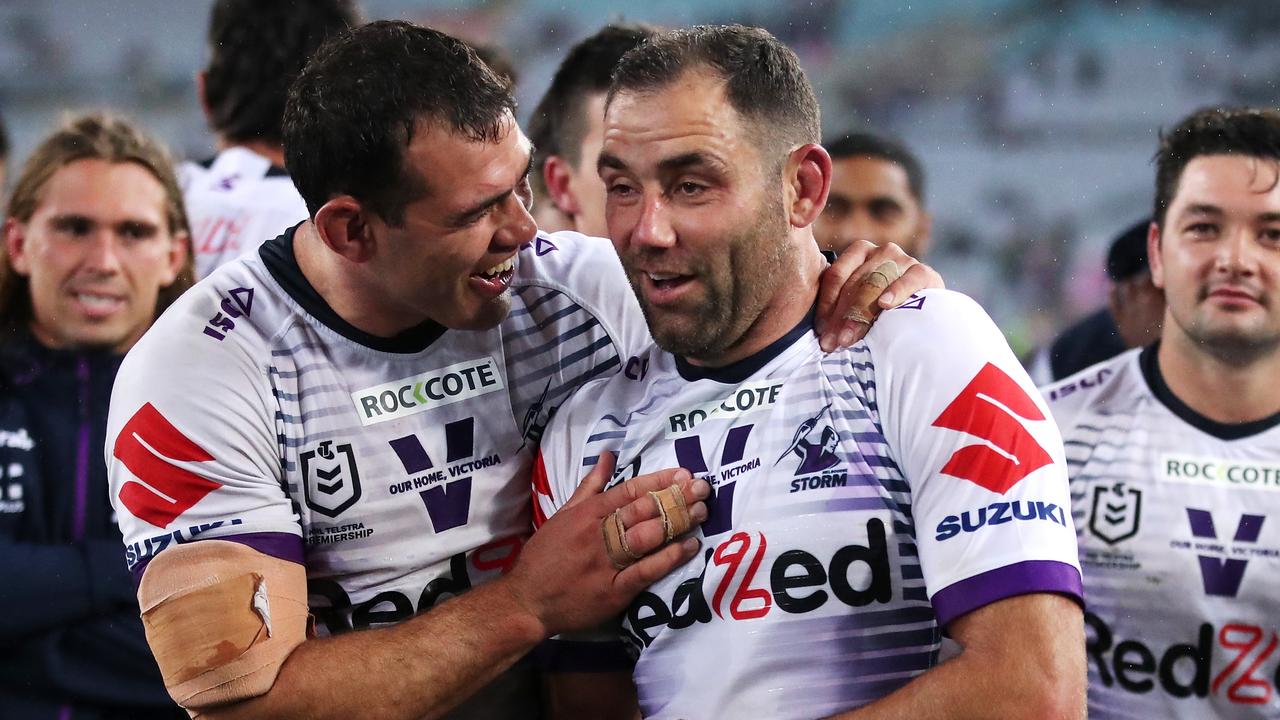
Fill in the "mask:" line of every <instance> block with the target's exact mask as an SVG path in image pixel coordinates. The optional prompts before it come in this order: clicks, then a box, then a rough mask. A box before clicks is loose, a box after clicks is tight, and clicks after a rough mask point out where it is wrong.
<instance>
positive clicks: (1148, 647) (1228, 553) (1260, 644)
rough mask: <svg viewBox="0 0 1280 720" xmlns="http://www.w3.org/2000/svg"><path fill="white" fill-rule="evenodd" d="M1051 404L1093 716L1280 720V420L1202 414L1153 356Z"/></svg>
mask: <svg viewBox="0 0 1280 720" xmlns="http://www.w3.org/2000/svg"><path fill="white" fill-rule="evenodd" d="M1044 393H1045V397H1046V398H1047V399H1048V401H1049V408H1050V410H1051V411H1052V412H1053V414H1054V417H1055V418H1056V419H1057V421H1058V425H1059V427H1060V428H1061V429H1062V435H1063V439H1064V441H1065V445H1066V453H1067V464H1068V468H1069V471H1070V474H1071V500H1072V514H1073V515H1074V517H1075V522H1076V528H1077V531H1078V532H1079V537H1080V563H1081V566H1082V567H1083V569H1084V576H1085V586H1086V595H1087V597H1088V601H1089V602H1088V612H1087V613H1086V615H1085V620H1086V624H1085V632H1086V634H1087V639H1088V651H1089V710H1090V717H1095V718H1132V719H1134V720H1138V719H1141V720H1149V719H1150V718H1162V719H1163V718H1186V719H1187V720H1191V719H1192V718H1197V719H1199V718H1211V717H1216V718H1277V717H1280V695H1278V694H1277V692H1278V691H1277V684H1278V683H1277V680H1280V677H1278V675H1280V636H1278V635H1277V632H1278V631H1280V613H1278V612H1277V610H1280V427H1277V425H1280V415H1277V416H1273V417H1271V418H1268V419H1266V420H1262V421H1258V422H1254V423H1246V424H1241V425H1223V424H1221V423H1216V422H1213V421H1212V420H1209V419H1207V418H1205V417H1203V416H1201V415H1199V414H1197V413H1196V412H1195V411H1194V410H1192V409H1190V408H1189V407H1187V406H1186V405H1185V404H1184V403H1182V402H1181V401H1180V400H1178V399H1177V398H1176V397H1175V396H1174V395H1173V393H1171V392H1170V391H1169V389H1168V386H1167V385H1165V383H1164V380H1163V379H1162V377H1161V375H1160V370H1159V367H1158V365H1157V363H1156V351H1155V347H1154V346H1153V347H1151V348H1148V349H1145V350H1132V351H1130V352H1128V353H1125V354H1124V355H1121V356H1119V357H1117V358H1115V359H1113V360H1108V361H1107V362H1104V363H1101V364H1099V365H1095V366H1093V367H1092V368H1089V369H1088V370H1084V371H1082V372H1080V373H1077V374H1076V375H1074V376H1072V377H1070V378H1067V379H1065V380H1063V381H1062V382H1059V383H1057V384H1054V385H1049V386H1047V387H1046V388H1045V389H1044Z"/></svg>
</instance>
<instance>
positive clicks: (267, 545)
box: [133, 532, 303, 589]
mask: <svg viewBox="0 0 1280 720" xmlns="http://www.w3.org/2000/svg"><path fill="white" fill-rule="evenodd" d="M204 539H208V540H227V541H230V542H238V543H240V544H241V545H248V546H249V547H251V548H253V549H254V550H257V551H258V552H260V553H262V554H263V555H270V556H271V557H273V558H279V559H281V560H288V561H289V562H294V563H298V564H299V565H302V564H303V557H302V538H301V537H299V536H297V535H294V534H293V533H282V532H257V533H243V534H240V535H224V536H222V537H212V538H200V539H197V540H192V541H191V542H200V540H204ZM150 562H151V558H147V559H145V560H142V561H140V562H138V564H136V565H134V566H133V586H134V588H135V589H136V588H137V587H138V584H139V583H141V582H142V572H143V571H144V570H146V569H147V564H148V563H150Z"/></svg>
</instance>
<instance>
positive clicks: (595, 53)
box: [529, 24, 654, 170]
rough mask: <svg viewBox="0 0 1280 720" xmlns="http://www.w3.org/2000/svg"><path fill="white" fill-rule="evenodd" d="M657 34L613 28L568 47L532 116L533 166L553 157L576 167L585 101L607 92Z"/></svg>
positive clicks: (643, 29)
mask: <svg viewBox="0 0 1280 720" xmlns="http://www.w3.org/2000/svg"><path fill="white" fill-rule="evenodd" d="M653 33H654V29H653V28H651V27H648V26H646V25H632V24H627V25H622V24H610V25H605V26H604V27H602V28H600V30H599V32H597V33H595V34H594V35H592V36H590V37H588V38H587V39H585V40H583V41H582V42H580V43H578V44H577V45H574V46H573V47H572V48H570V49H569V54H568V55H566V56H565V58H564V60H563V61H561V63H560V67H559V68H557V69H556V74H555V76H554V77H553V78H551V86H550V87H548V88H547V92H546V94H544V95H543V96H542V99H541V100H539V101H538V106H537V107H535V108H534V109H533V114H532V115H531V116H530V117H529V139H530V140H532V141H533V146H534V148H535V149H536V151H537V158H536V159H535V161H534V162H536V163H537V167H538V169H539V170H541V169H542V166H543V164H545V163H546V161H547V158H548V157H550V156H551V155H559V156H560V157H562V158H564V159H566V160H568V161H569V162H570V163H571V164H573V165H577V164H578V162H580V161H581V160H582V158H581V153H582V138H583V137H585V136H586V134H587V112H586V104H587V98H588V97H590V96H591V95H594V94H597V93H599V94H604V93H606V92H608V91H609V83H610V82H611V81H612V80H613V70H614V68H615V67H617V66H618V61H619V60H621V59H622V56H623V55H625V54H626V53H627V51H628V50H630V49H631V48H633V47H635V46H637V45H639V44H640V43H642V42H644V41H645V39H646V38H648V37H649V36H651V35H653Z"/></svg>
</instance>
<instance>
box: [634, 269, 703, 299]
mask: <svg viewBox="0 0 1280 720" xmlns="http://www.w3.org/2000/svg"><path fill="white" fill-rule="evenodd" d="M639 278H640V287H641V289H642V291H643V292H644V297H645V299H646V300H648V301H649V303H650V304H652V305H665V304H667V303H671V302H675V301H676V300H678V299H679V298H680V297H682V296H683V295H685V294H686V293H687V292H689V291H690V290H691V288H692V287H693V284H694V281H695V280H696V279H697V276H696V275H681V274H678V273H664V272H648V271H641V272H640V273H639Z"/></svg>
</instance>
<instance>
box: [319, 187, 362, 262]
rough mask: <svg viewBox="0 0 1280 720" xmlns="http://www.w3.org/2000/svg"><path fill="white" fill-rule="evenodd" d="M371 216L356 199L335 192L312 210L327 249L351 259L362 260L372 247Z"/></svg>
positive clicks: (353, 260) (354, 260)
mask: <svg viewBox="0 0 1280 720" xmlns="http://www.w3.org/2000/svg"><path fill="white" fill-rule="evenodd" d="M371 219H372V216H371V215H370V213H368V212H366V211H365V209H364V207H363V206H362V205H361V204H360V201H359V200H356V199H355V198H353V197H351V196H350V195H339V196H338V197H335V198H333V199H331V200H329V202H327V203H325V204H324V205H321V206H320V209H319V210H317V211H316V217H315V226H316V231H317V232H318V233H319V234H320V239H321V240H322V241H324V244H325V245H327V246H328V247H329V249H330V250H332V251H334V252H335V253H337V254H338V255H341V256H342V257H344V258H346V259H347V260H350V261H351V262H353V263H364V262H368V261H369V259H370V258H372V257H373V254H374V249H375V247H376V242H375V237H374V231H373V227H372V224H371Z"/></svg>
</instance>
